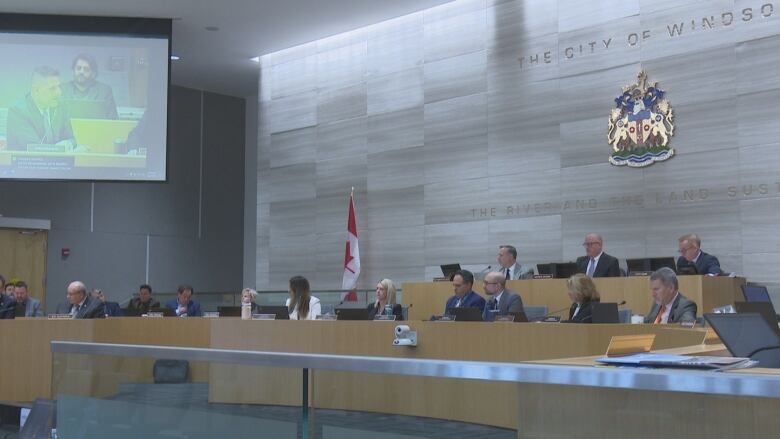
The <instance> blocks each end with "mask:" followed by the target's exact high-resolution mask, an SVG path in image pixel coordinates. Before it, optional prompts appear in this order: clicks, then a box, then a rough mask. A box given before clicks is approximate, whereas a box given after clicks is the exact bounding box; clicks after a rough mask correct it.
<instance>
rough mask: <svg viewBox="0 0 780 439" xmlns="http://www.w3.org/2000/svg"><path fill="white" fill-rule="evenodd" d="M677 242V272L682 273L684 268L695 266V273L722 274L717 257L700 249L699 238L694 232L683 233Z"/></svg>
mask: <svg viewBox="0 0 780 439" xmlns="http://www.w3.org/2000/svg"><path fill="white" fill-rule="evenodd" d="M677 243H678V244H679V247H680V249H679V252H680V257H679V258H677V272H678V273H682V272H685V271H686V270H690V271H693V270H692V268H693V267H695V268H696V274H708V275H710V276H717V275H719V274H723V271H722V270H721V269H720V262H719V261H718V258H716V257H715V256H712V255H708V254H707V253H704V252H703V251H701V239H700V238H699V236H698V235H696V234H695V233H689V234H687V235H683V236H681V237H680V238H678V239H677Z"/></svg>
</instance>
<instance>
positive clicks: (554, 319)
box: [540, 316, 561, 323]
mask: <svg viewBox="0 0 780 439" xmlns="http://www.w3.org/2000/svg"><path fill="white" fill-rule="evenodd" d="M540 321H541V322H543V323H560V322H561V316H547V317H545V318H543V319H542V320H540Z"/></svg>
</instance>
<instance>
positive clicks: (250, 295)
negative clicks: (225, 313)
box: [241, 288, 260, 314]
mask: <svg viewBox="0 0 780 439" xmlns="http://www.w3.org/2000/svg"><path fill="white" fill-rule="evenodd" d="M256 302H257V291H255V290H253V289H251V288H244V289H243V290H241V304H242V305H243V304H244V303H251V304H252V314H257V313H258V312H260V305H258V304H257V303H256Z"/></svg>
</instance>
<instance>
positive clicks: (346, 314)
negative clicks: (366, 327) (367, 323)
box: [336, 308, 370, 320]
mask: <svg viewBox="0 0 780 439" xmlns="http://www.w3.org/2000/svg"><path fill="white" fill-rule="evenodd" d="M336 320H370V319H369V318H368V309H366V308H336Z"/></svg>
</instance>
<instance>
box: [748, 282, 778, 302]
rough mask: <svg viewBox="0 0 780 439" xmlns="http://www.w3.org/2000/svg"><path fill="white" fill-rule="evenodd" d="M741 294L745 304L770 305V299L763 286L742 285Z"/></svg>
mask: <svg viewBox="0 0 780 439" xmlns="http://www.w3.org/2000/svg"><path fill="white" fill-rule="evenodd" d="M742 294H743V295H744V296H745V301H746V302H769V303H772V299H770V298H769V291H767V290H766V287H765V286H763V285H742Z"/></svg>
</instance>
